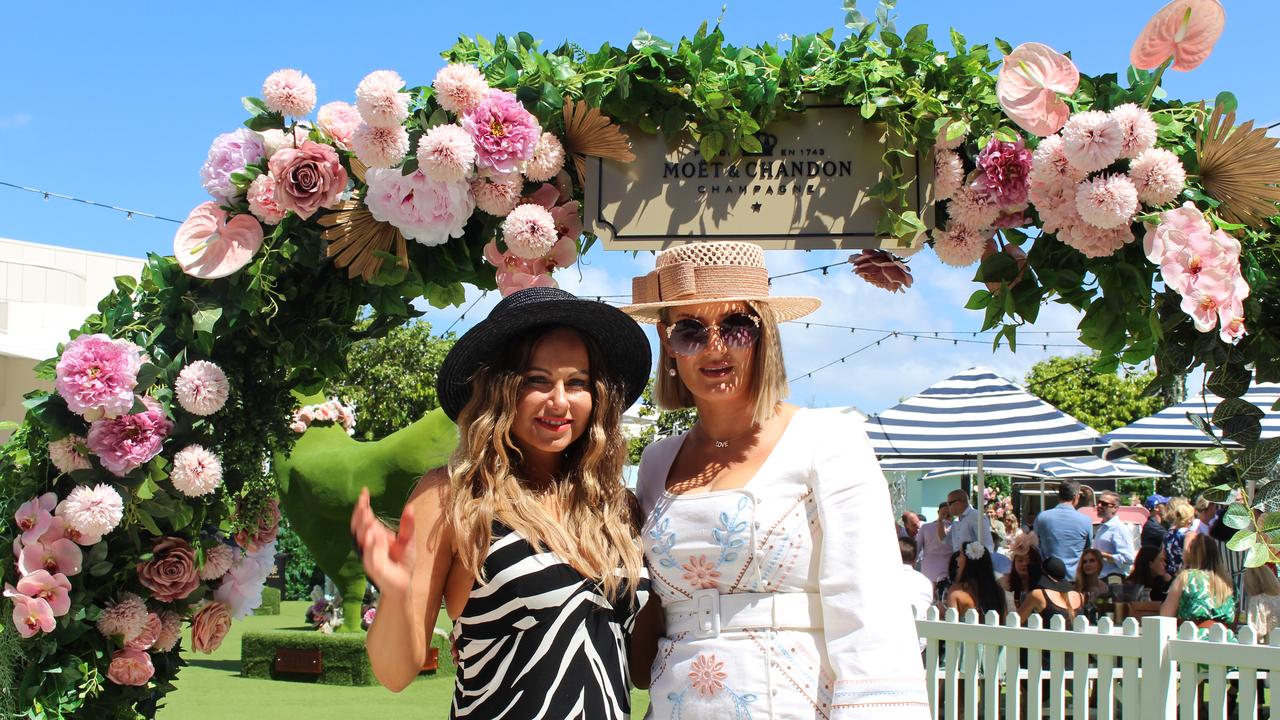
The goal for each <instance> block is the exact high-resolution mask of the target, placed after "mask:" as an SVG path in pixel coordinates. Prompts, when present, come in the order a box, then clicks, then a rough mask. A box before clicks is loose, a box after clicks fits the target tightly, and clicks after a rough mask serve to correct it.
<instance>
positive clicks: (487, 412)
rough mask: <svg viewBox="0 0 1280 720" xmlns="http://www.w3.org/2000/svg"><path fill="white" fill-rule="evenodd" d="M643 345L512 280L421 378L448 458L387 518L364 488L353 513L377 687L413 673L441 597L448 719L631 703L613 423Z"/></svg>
mask: <svg viewBox="0 0 1280 720" xmlns="http://www.w3.org/2000/svg"><path fill="white" fill-rule="evenodd" d="M648 348H649V346H648V341H647V339H646V338H645V336H644V333H643V331H641V330H640V328H639V326H637V325H636V324H635V323H634V322H633V321H631V319H630V318H628V317H627V316H626V315H624V314H622V313H621V312H619V311H618V310H616V309H614V308H612V307H609V306H607V305H604V304H601V303H595V302H590V301H586V300H580V299H578V298H576V297H574V296H572V295H570V294H569V293H566V292H564V291H561V290H558V289H555V288H530V289H527V290H522V291H520V292H517V293H514V294H512V295H511V296H509V297H507V298H505V299H504V300H503V301H502V302H500V303H498V305H497V306H496V307H495V308H494V309H493V312H492V313H490V315H489V317H488V318H487V319H485V320H484V321H482V322H481V323H479V324H477V325H476V326H475V327H474V328H472V329H471V330H470V331H468V332H467V333H466V334H465V335H463V336H462V337H461V338H460V339H459V340H458V342H457V344H455V345H454V347H453V349H452V350H451V351H450V353H449V355H448V357H447V358H445V361H444V363H443V365H442V366H441V369H440V374H439V377H438V378H437V380H436V388H437V392H438V394H439V398H440V404H441V406H442V408H443V409H444V411H445V412H446V413H447V414H448V415H449V417H450V418H452V419H454V420H455V421H456V422H457V423H458V429H459V433H460V441H459V444H458V448H457V450H456V451H455V452H454V455H453V459H452V460H451V461H450V464H449V467H448V468H438V469H436V470H432V471H430V472H428V473H427V474H426V475H425V476H424V477H423V479H422V481H421V482H420V483H419V485H418V487H417V489H416V490H415V492H414V494H413V495H412V496H411V498H410V500H409V504H408V505H407V506H406V508H405V511H404V514H403V515H402V517H401V522H400V528H399V530H398V531H392V530H390V529H388V528H387V527H386V526H384V525H383V524H382V523H381V522H379V521H378V519H377V518H376V517H375V516H374V515H373V512H372V510H371V509H370V507H369V503H368V494H367V491H366V492H365V493H364V494H362V497H361V500H360V502H359V504H358V505H357V507H356V510H355V512H354V513H353V516H352V521H351V528H352V532H353V534H354V535H355V539H356V542H357V543H358V545H359V547H360V548H361V549H362V551H363V556H362V557H363V562H364V567H365V571H366V572H367V573H368V575H369V579H370V580H372V581H374V582H375V583H376V584H377V585H378V587H379V588H380V589H381V590H382V597H381V604H380V607H379V610H378V614H377V617H376V619H375V620H374V623H373V625H372V626H371V627H370V629H369V637H368V641H367V645H368V649H369V657H370V660H371V662H372V665H373V670H374V674H375V675H376V676H377V677H378V680H379V681H380V682H381V683H382V684H383V685H385V686H386V687H388V688H390V689H392V690H396V691H399V690H401V689H403V688H404V687H406V686H407V685H408V684H409V683H410V682H412V681H413V679H414V678H415V677H417V675H418V670H419V668H421V667H422V662H423V659H424V658H425V656H426V651H427V647H428V646H429V641H430V638H431V633H432V628H433V627H434V625H435V618H436V612H437V608H439V606H440V600H441V598H442V597H443V598H444V601H445V604H446V607H447V609H448V611H449V614H450V616H451V617H453V619H454V621H455V635H454V644H455V648H456V651H457V656H458V665H459V667H458V675H457V684H456V687H455V690H454V696H453V706H452V712H451V717H461V716H466V717H477V718H489V717H499V716H501V717H504V718H512V719H513V720H518V719H519V718H535V717H537V718H571V717H572V718H580V717H589V718H625V717H628V716H629V714H630V694H629V688H628V685H627V657H626V646H627V641H628V635H629V633H630V630H631V627H632V623H633V622H634V615H635V612H636V611H637V610H638V608H639V607H640V605H641V604H642V603H641V600H642V599H643V598H638V597H637V593H640V591H641V589H642V588H641V584H640V583H641V568H642V561H641V557H640V551H639V546H638V544H637V542H636V528H637V516H636V510H635V508H634V500H633V499H632V496H631V495H630V493H628V492H627V490H626V488H625V487H624V486H623V485H622V482H621V474H622V465H623V462H624V459H625V457H626V443H625V441H624V439H623V437H622V434H621V431H620V428H619V423H620V416H621V413H622V411H623V410H625V409H626V408H627V407H628V406H630V405H631V403H633V402H634V401H635V400H636V398H637V397H639V395H640V393H641V391H642V390H643V388H644V385H645V382H646V380H647V378H648V374H649V351H648ZM641 594H643V593H641Z"/></svg>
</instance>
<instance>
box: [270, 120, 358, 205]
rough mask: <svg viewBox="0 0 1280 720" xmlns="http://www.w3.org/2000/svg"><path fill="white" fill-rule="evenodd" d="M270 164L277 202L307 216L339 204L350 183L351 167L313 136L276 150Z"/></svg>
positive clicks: (334, 151) (335, 152)
mask: <svg viewBox="0 0 1280 720" xmlns="http://www.w3.org/2000/svg"><path fill="white" fill-rule="evenodd" d="M268 167H269V168H270V169H271V176H272V177H273V178H274V179H275V181H276V204H277V205H279V206H280V207H282V208H284V209H285V210H292V211H293V212H296V213H298V217H300V218H302V219H303V220H309V219H310V218H311V216H312V215H314V214H315V213H316V211H317V210H319V209H320V208H322V207H325V208H329V207H333V206H334V205H336V204H337V203H338V201H339V199H340V197H341V195H342V192H343V190H345V189H346V187H347V171H346V169H345V168H343V167H342V163H341V162H339V161H338V153H337V151H336V150H334V149H333V148H332V147H329V146H328V145H324V144H321V143H317V142H312V141H310V140H308V141H306V142H304V143H302V145H301V146H300V147H298V148H297V149H291V148H286V149H284V150H281V151H280V152H278V153H276V154H275V156H274V157H272V158H271V161H270V162H269V163H268Z"/></svg>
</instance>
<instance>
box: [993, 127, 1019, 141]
mask: <svg viewBox="0 0 1280 720" xmlns="http://www.w3.org/2000/svg"><path fill="white" fill-rule="evenodd" d="M995 135H996V139H997V140H1000V141H1002V142H1007V143H1016V142H1018V133H1016V132H1014V130H1013V128H1010V127H1000V128H996V133H995Z"/></svg>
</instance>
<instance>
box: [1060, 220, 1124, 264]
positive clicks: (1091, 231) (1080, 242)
mask: <svg viewBox="0 0 1280 720" xmlns="http://www.w3.org/2000/svg"><path fill="white" fill-rule="evenodd" d="M1058 238H1059V239H1060V240H1062V241H1063V242H1064V243H1066V244H1067V245H1070V246H1071V247H1073V248H1075V249H1076V250H1079V251H1080V252H1081V253H1083V254H1084V255H1085V256H1086V257H1092V258H1098V257H1108V256H1110V255H1114V254H1115V252H1116V251H1117V250H1119V249H1120V248H1122V247H1124V246H1125V245H1126V244H1127V243H1131V242H1133V240H1134V236H1133V230H1132V229H1131V228H1130V227H1129V226H1128V225H1118V226H1116V227H1113V228H1109V229H1106V230H1103V229H1101V228H1097V227H1094V226H1093V225H1090V224H1088V223H1079V224H1075V225H1071V226H1068V227H1064V228H1063V229H1062V230H1060V231H1059V232H1058Z"/></svg>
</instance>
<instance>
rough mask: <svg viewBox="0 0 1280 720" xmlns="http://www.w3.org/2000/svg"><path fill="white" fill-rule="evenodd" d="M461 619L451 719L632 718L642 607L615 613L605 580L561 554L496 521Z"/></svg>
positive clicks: (640, 597)
mask: <svg viewBox="0 0 1280 720" xmlns="http://www.w3.org/2000/svg"><path fill="white" fill-rule="evenodd" d="M493 535H494V541H493V544H492V546H491V547H490V548H489V554H488V556H487V557H486V558H485V562H484V571H485V577H486V578H488V581H487V582H485V583H484V584H481V583H476V584H475V586H474V587H472V589H471V594H470V596H469V597H468V599H467V606H466V608H465V609H464V611H463V613H462V617H460V618H458V620H457V624H456V629H455V638H456V647H457V652H458V660H459V666H458V675H457V681H456V683H455V686H454V691H453V708H452V711H451V713H450V717H451V718H475V719H478V720H499V719H502V720H534V719H535V718H536V719H544V718H545V719H546V720H567V719H568V718H574V719H577V718H589V719H590V720H597V719H601V720H613V719H620V718H627V717H630V714H631V694H630V689H629V685H628V676H627V646H628V645H629V643H630V639H631V629H632V626H633V625H634V623H635V616H636V613H637V612H638V610H639V607H640V606H641V605H642V604H643V601H644V596H645V595H647V587H646V586H645V585H646V583H641V588H640V589H641V590H642V591H644V592H642V593H639V594H637V597H636V602H635V604H632V603H631V601H630V597H631V595H630V594H629V593H628V594H625V595H623V596H621V597H622V598H623V599H620V600H619V602H618V606H617V607H615V605H614V604H613V603H611V602H610V601H609V600H608V598H606V597H605V596H604V595H603V594H602V591H601V588H600V587H599V586H598V584H597V583H596V582H595V581H593V580H589V579H587V578H585V577H583V576H582V575H581V574H580V573H579V572H578V571H577V570H575V569H574V568H573V567H572V566H571V565H569V564H568V563H566V562H564V561H563V560H561V559H560V557H559V556H558V555H556V554H554V553H551V552H546V551H541V550H539V549H535V548H534V547H533V546H532V545H530V544H529V543H528V542H527V541H526V540H525V539H524V538H523V537H521V536H520V535H519V534H518V533H515V532H513V531H512V530H510V529H509V528H507V527H505V526H502V525H499V524H496V523H495V525H494V528H493Z"/></svg>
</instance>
